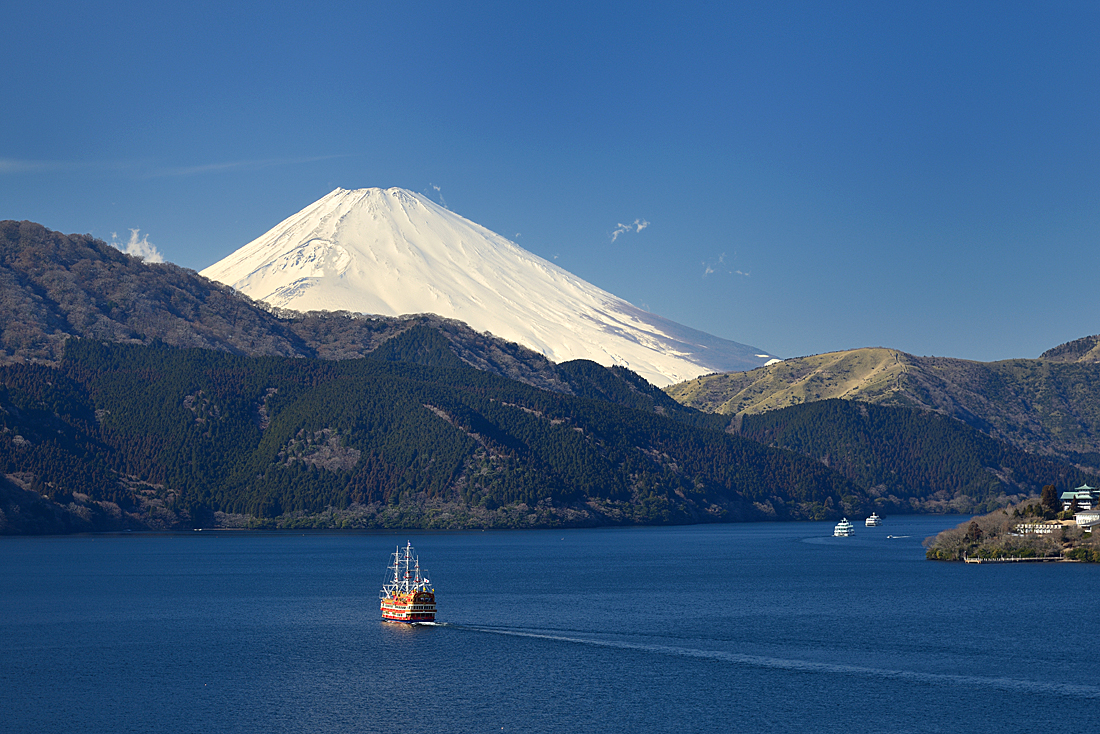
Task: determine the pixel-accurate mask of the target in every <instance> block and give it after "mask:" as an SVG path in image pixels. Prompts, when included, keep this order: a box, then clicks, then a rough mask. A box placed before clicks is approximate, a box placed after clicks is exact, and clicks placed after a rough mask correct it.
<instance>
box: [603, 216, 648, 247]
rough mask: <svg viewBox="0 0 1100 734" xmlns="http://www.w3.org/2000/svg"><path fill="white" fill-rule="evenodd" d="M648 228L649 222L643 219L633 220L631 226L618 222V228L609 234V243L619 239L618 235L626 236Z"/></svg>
mask: <svg viewBox="0 0 1100 734" xmlns="http://www.w3.org/2000/svg"><path fill="white" fill-rule="evenodd" d="M648 226H649V222H647V221H646V220H644V219H635V220H634V223H633V224H623V223H622V222H619V226H618V227H616V228H615V231H614V232H612V233H611V241H612V242H614V241H615V240H617V239H619V235H621V234H626V233H627V232H641V231H642V230H643V229H645V228H646V227H648Z"/></svg>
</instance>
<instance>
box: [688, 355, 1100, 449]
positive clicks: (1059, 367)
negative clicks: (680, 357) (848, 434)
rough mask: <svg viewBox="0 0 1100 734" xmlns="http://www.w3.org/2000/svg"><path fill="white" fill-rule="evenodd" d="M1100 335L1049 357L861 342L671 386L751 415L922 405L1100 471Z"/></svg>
mask: <svg viewBox="0 0 1100 734" xmlns="http://www.w3.org/2000/svg"><path fill="white" fill-rule="evenodd" d="M1096 342H1097V337H1088V338H1086V339H1081V340H1078V341H1077V342H1070V344H1069V345H1062V347H1056V348H1055V349H1053V350H1050V351H1049V352H1047V353H1045V354H1044V356H1043V358H1040V359H1013V360H1004V361H1000V362H972V361H969V360H962V359H950V358H945V357H916V356H914V355H911V354H906V353H904V352H899V351H897V350H892V349H879V348H875V349H855V350H850V351H846V352H833V353H830V354H822V355H816V356H813V357H800V358H796V359H788V360H785V361H783V362H781V363H777V364H773V365H770V366H768V367H762V368H759V369H756V370H752V371H751V372H743V373H729V374H721V375H709V376H706V377H700V378H698V379H696V380H692V381H689V382H684V383H680V384H679V385H673V386H671V387H669V388H666V392H667V393H668V394H669V395H670V396H672V397H673V398H675V399H676V400H677V401H679V402H680V403H682V404H684V405H688V406H690V407H694V408H698V409H700V410H704V411H708V412H714V413H720V414H726V415H737V414H744V415H751V414H757V413H763V412H765V411H768V410H774V409H776V408H782V407H788V406H792V405H800V404H805V403H811V402H815V401H819V400H827V399H830V398H842V399H845V400H856V401H862V402H867V403H873V404H878V405H894V406H903V407H914V408H918V409H921V410H925V411H932V412H937V413H942V414H944V415H948V416H951V417H953V418H957V419H959V420H961V421H963V422H965V423H967V424H968V425H971V426H974V427H976V428H979V429H981V430H982V431H984V432H986V433H987V434H989V435H990V436H992V437H994V438H996V439H998V440H1001V441H1005V442H1007V443H1010V444H1012V445H1015V446H1017V447H1019V448H1022V449H1025V450H1027V451H1030V452H1032V453H1035V454H1040V455H1044V456H1050V457H1055V458H1059V459H1062V460H1064V461H1069V462H1071V463H1074V464H1077V465H1079V466H1081V467H1082V468H1087V469H1089V470H1092V471H1096V470H1097V469H1100V363H1097V362H1096V361H1093V356H1090V355H1093V354H1094V350H1095V346H1096Z"/></svg>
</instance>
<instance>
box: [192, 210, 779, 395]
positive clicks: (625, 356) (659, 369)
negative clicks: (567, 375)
mask: <svg viewBox="0 0 1100 734" xmlns="http://www.w3.org/2000/svg"><path fill="white" fill-rule="evenodd" d="M202 275H204V276H206V277H208V278H211V279H213V280H217V281H221V282H222V283H226V284H228V285H230V286H232V287H234V288H236V289H238V290H240V291H243V292H244V293H246V294H247V295H249V296H251V297H252V298H255V299H258V300H262V301H266V302H267V303H270V304H272V305H274V306H279V307H283V308H291V309H295V310H297V311H312V310H329V311H337V310H347V311H352V312H359V313H369V314H382V315H388V316H396V315H400V314H408V313H428V312H431V313H436V314H439V315H441V316H445V317H448V318H454V319H459V320H461V321H465V322H466V323H467V324H469V325H470V326H471V327H473V328H474V329H477V330H478V331H488V332H491V333H492V334H493V335H494V336H498V337H501V338H504V339H507V340H509V341H514V342H518V343H519V344H522V345H524V346H526V347H529V348H531V349H534V350H535V351H538V352H541V353H542V354H544V355H546V357H548V358H549V359H551V360H553V361H554V362H565V361H568V360H571V359H590V360H593V361H595V362H599V363H600V364H603V365H606V366H611V365H623V366H625V367H629V368H630V369H632V370H634V371H635V372H637V373H639V374H640V375H642V376H643V377H645V378H646V379H647V380H649V381H650V382H652V383H653V384H655V385H659V386H664V385H668V384H670V383H673V382H680V381H682V380H687V379H691V378H693V377H697V376H699V375H701V374H706V373H709V372H729V371H735V370H745V369H751V368H753V367H758V366H760V365H762V364H764V363H765V362H767V361H768V360H769V359H771V355H767V354H764V353H763V352H762V351H761V350H760V349H756V348H755V347H749V346H745V345H743V344H738V343H736V342H732V341H729V340H726V339H721V338H719V337H715V336H711V335H710V334H705V333H703V332H701V331H696V330H694V329H690V328H688V327H686V326H682V325H680V324H677V323H675V322H672V321H669V320H667V319H664V318H661V317H660V316H655V315H653V314H651V313H648V312H646V311H643V310H642V309H640V308H637V307H635V306H633V305H631V304H629V303H627V302H626V301H624V300H623V299H621V298H618V297H617V296H614V295H612V294H611V293H608V292H607V291H604V290H601V289H600V288H597V287H596V286H594V285H592V284H591V283H587V282H585V281H584V280H581V279H580V278H578V277H577V276H575V275H573V274H571V273H569V272H567V271H565V270H563V269H561V268H559V267H558V266H557V265H554V264H553V263H550V262H548V261H546V260H543V259H542V258H541V257H538V256H537V255H534V254H532V253H530V252H528V251H526V250H524V249H523V248H521V247H519V246H518V245H516V244H515V243H514V242H510V241H509V240H507V239H505V238H504V237H501V236H500V235H498V234H495V233H493V232H490V231H489V230H487V229H485V228H484V227H482V226H480V225H478V224H475V223H473V222H471V221H469V220H467V219H464V218H462V217H460V216H459V215H457V214H455V213H454V212H451V211H449V210H447V209H444V208H443V207H441V206H439V205H438V204H436V203H435V202H433V201H431V200H430V199H428V198H426V197H424V196H421V195H419V194H415V193H412V192H411V191H406V190H404V189H398V188H393V189H358V190H355V191H348V190H345V189H336V190H335V191H333V192H332V193H331V194H329V195H328V196H326V197H324V198H323V199H321V200H320V201H317V202H316V203H314V204H311V205H310V206H308V207H306V208H305V209H303V210H302V211H300V212H298V213H297V214H295V215H294V216H292V217H290V218H289V219H286V220H285V221H283V222H281V223H280V224H279V225H278V226H276V227H275V228H274V229H272V230H271V231H269V232H268V233H267V234H265V235H263V236H261V237H259V238H257V239H255V240H253V241H252V242H250V243H249V244H247V245H245V246H244V247H242V248H241V249H239V250H237V251H236V252H234V253H233V254H232V255H230V256H229V257H227V258H225V259H224V260H222V261H220V262H218V263H215V264H214V265H211V266H210V267H208V268H206V269H205V270H203V271H202Z"/></svg>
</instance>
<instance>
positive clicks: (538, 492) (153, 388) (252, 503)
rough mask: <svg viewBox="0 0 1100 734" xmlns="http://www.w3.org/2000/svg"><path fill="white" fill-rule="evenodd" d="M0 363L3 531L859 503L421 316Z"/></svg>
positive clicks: (745, 510) (464, 519) (502, 523)
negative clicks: (528, 371) (545, 384)
mask: <svg viewBox="0 0 1100 734" xmlns="http://www.w3.org/2000/svg"><path fill="white" fill-rule="evenodd" d="M577 368H578V369H579V370H581V371H583V370H585V366H583V365H578V366H577ZM597 368H598V366H597ZM598 369H603V368H598ZM0 376H2V377H3V383H2V384H3V388H2V390H3V392H0V411H2V412H0V417H2V418H3V420H4V428H3V432H2V433H0V462H2V465H3V471H4V473H5V475H7V476H8V477H9V481H10V482H13V483H14V484H16V485H19V484H21V485H22V486H11V485H9V486H8V487H7V489H6V495H5V496H6V498H7V507H0V509H3V511H4V513H5V514H4V517H5V520H4V522H5V523H6V524H7V526H8V530H9V531H15V532H26V531H28V530H33V529H50V528H52V529H53V530H54V531H57V530H58V529H62V530H63V529H78V528H80V527H85V528H86V529H87V528H91V527H98V528H102V527H157V526H163V527H175V526H179V525H181V524H182V525H189V524H195V525H220V526H275V525H280V526H293V525H305V526H322V527H329V526H351V527H437V528H451V527H525V526H555V525H592V524H619V523H670V522H676V523H683V522H705V521H732V520H751V519H764V518H767V517H783V518H813V517H830V516H833V515H835V514H837V513H839V512H843V511H845V510H846V509H847V508H849V507H850V509H852V510H855V509H856V505H859V504H861V503H863V504H868V503H869V498H868V497H867V496H866V495H865V493H863V492H861V490H860V488H859V487H857V486H856V485H854V484H853V483H852V482H850V481H849V480H847V479H846V478H845V477H843V476H842V475H841V474H839V473H837V472H835V471H833V470H831V469H829V468H828V467H826V466H824V465H823V464H821V463H820V462H817V461H814V460H811V459H808V458H806V457H803V456H800V455H797V454H794V453H791V452H788V451H783V450H777V449H770V448H767V447H765V446H762V445H760V444H758V443H756V442H753V441H750V440H748V439H745V438H742V437H739V436H735V435H730V434H728V433H726V432H724V431H721V430H713V429H707V428H698V427H695V426H692V425H689V424H688V423H685V422H682V421H679V420H676V419H674V418H671V417H666V416H662V415H659V414H658V413H656V412H654V411H642V410H637V409H633V408H628V407H623V406H620V405H616V404H614V403H610V402H607V401H605V400H597V399H590V398H584V397H576V396H572V395H564V394H560V393H553V392H548V391H545V390H540V389H537V388H534V387H531V386H528V385H525V384H522V383H519V382H516V381H513V380H509V379H507V378H502V377H499V376H495V375H491V374H488V373H485V372H480V371H478V370H475V369H473V368H471V367H470V366H469V365H467V364H465V363H464V362H462V361H461V360H459V359H458V358H457V357H456V356H455V355H454V354H453V352H452V351H451V350H450V345H449V342H448V341H447V340H446V339H445V338H444V337H443V336H441V335H440V334H439V333H438V332H437V331H435V330H433V329H431V328H430V327H427V326H423V325H421V326H417V327H414V328H412V329H409V330H407V331H406V332H404V333H403V334H401V335H400V336H398V337H395V338H393V339H391V340H389V341H388V342H386V343H385V344H384V345H383V346H382V347H381V348H379V349H377V350H375V352H373V353H372V354H371V355H370V356H369V357H368V358H366V359H357V360H344V361H322V360H314V359H289V358H282V357H265V358H250V357H244V356H240V355H232V354H228V353H225V352H219V351H214V350H201V349H182V350H181V349H173V348H169V347H165V346H160V345H151V346H144V345H120V344H104V343H100V342H93V341H90V340H79V341H77V340H73V341H70V343H69V347H68V349H67V351H66V354H65V357H64V359H63V360H62V362H61V364H60V365H58V366H57V367H51V366H46V365H11V366H8V367H4V368H0ZM603 387H604V389H612V388H609V386H608V385H606V384H605V385H604V386H603ZM620 392H621V393H622V394H623V395H628V394H630V393H631V388H630V386H624V387H623V388H622V389H621V390H620ZM641 399H642V400H643V402H644V397H643V398H641ZM20 492H24V493H25V494H26V495H30V497H29V498H27V497H24V500H23V501H22V502H16V500H17V499H18V498H19V497H20V496H21V495H20V494H19V493H20ZM38 498H41V499H42V500H48V505H49V507H50V508H52V509H50V511H49V512H47V513H46V514H45V515H44V514H43V513H44V512H46V511H45V510H44V509H43V508H41V507H39V506H38V505H39V504H41V503H40V502H39V500H38ZM32 499H33V500H34V501H31V500H32ZM35 513H37V514H35ZM51 513H52V514H51ZM47 515H48V516H47ZM81 518H82V519H83V521H84V522H83V523H82V522H81ZM59 523H60V524H61V526H62V527H58V524H59Z"/></svg>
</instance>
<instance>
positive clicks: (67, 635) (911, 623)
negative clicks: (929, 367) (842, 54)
mask: <svg viewBox="0 0 1100 734" xmlns="http://www.w3.org/2000/svg"><path fill="white" fill-rule="evenodd" d="M960 519H961V518H943V517H889V518H887V519H886V522H885V524H884V525H883V526H881V527H879V528H864V527H863V526H862V525H858V526H857V530H856V536H855V537H853V538H832V537H830V534H831V531H832V524H831V523H770V524H745V525H708V526H691V527H675V528H629V529H599V530H558V531H514V532H463V533H418V532H402V533H393V534H385V533H373V534H370V533H341V534H336V533H332V534H305V535H302V534H277V533H252V534H249V533H233V532H201V533H179V534H150V535H146V534H131V535H108V536H99V535H97V536H81V537H50V538H0V730H2V731H4V732H211V731H217V732H381V731H402V732H405V731H407V732H418V731H438V732H500V731H523V732H565V731H581V730H586V731H600V732H604V731H607V732H618V731H624V732H625V731H659V732H664V731H673V730H676V731H681V732H701V731H708V732H714V731H722V732H725V731H744V732H756V731H774V732H786V731H798V732H806V731H813V732H845V733H846V734H851V733H853V732H879V731H894V732H906V731H914V732H917V731H919V732H959V731H966V732H1005V731H1021V730H1028V729H1038V728H1049V726H1052V725H1055V722H1059V721H1061V722H1065V723H1066V725H1070V722H1073V721H1080V720H1083V719H1081V718H1079V717H1078V714H1083V713H1084V712H1087V711H1088V710H1091V709H1094V708H1095V707H1096V706H1097V704H1098V703H1100V663H1098V662H1097V656H1096V655H1095V654H1092V653H1091V652H1089V651H1088V646H1084V647H1082V646H1080V645H1079V644H1078V640H1080V639H1084V640H1088V639H1090V638H1091V637H1092V632H1091V622H1092V619H1093V617H1094V614H1095V609H1096V602H1097V600H1098V599H1100V566H1096V565H1087V564H1021V565H1008V564H1005V565H982V566H964V565H962V564H945V563H932V562H929V561H925V560H924V552H923V549H922V548H921V545H920V543H921V540H923V538H924V537H926V536H928V535H933V534H935V533H936V532H938V531H939V530H941V529H943V528H945V527H949V526H952V525H954V524H956V523H958V522H959V521H960ZM890 535H893V536H899V535H901V536H909V537H903V538H897V537H895V538H890V537H888V536H890ZM405 540H411V541H412V543H413V545H414V546H415V548H416V550H417V552H418V553H419V555H420V559H421V564H422V566H424V567H425V568H426V569H428V570H429V571H430V572H431V578H432V580H433V581H434V583H435V587H436V591H437V596H438V603H439V610H440V611H439V617H438V619H439V622H440V623H441V625H440V626H434V627H415V628H407V627H401V626H396V625H390V624H385V623H382V622H381V621H380V620H379V611H378V601H377V597H378V589H379V587H380V586H381V584H382V581H383V580H384V577H385V575H386V570H385V569H386V565H387V561H388V559H389V554H390V553H392V552H393V550H394V546H396V545H397V544H398V543H400V544H402V545H403V544H404V542H405Z"/></svg>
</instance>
